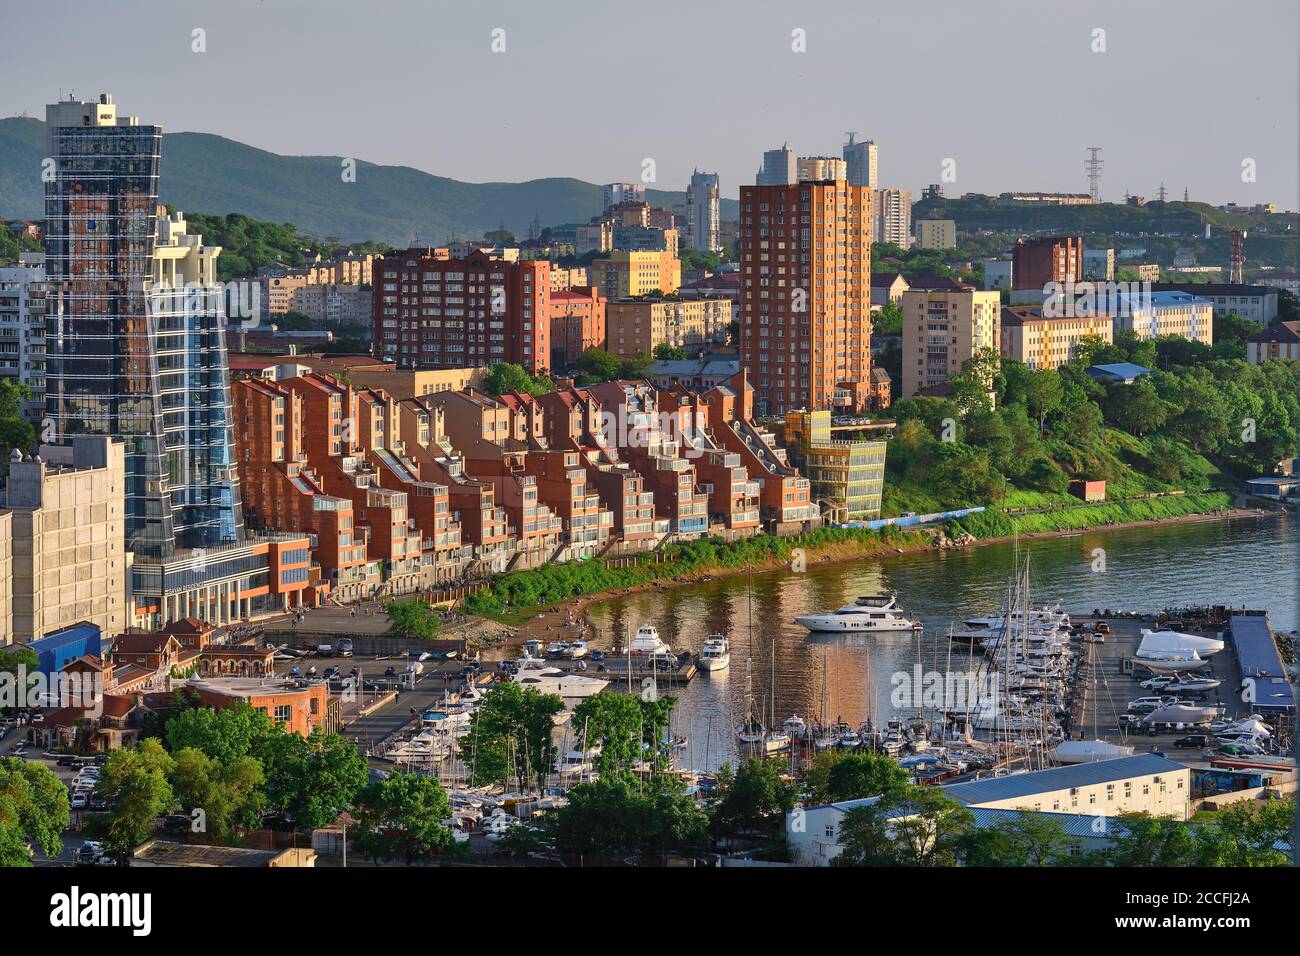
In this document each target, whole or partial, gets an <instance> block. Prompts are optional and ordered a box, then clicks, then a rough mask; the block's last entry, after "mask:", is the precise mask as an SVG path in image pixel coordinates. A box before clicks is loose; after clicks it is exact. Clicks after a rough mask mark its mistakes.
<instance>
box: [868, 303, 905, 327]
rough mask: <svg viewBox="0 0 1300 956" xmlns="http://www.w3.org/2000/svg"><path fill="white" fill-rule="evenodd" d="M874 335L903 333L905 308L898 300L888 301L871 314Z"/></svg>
mask: <svg viewBox="0 0 1300 956" xmlns="http://www.w3.org/2000/svg"><path fill="white" fill-rule="evenodd" d="M871 332H872V334H873V335H902V334H903V309H902V307H901V306H900V305H899V304H898V303H897V302H886V303H885V304H884V305H882V306H881V307H880V308H879V309H877V310H876V311H875V312H874V313H872V316H871Z"/></svg>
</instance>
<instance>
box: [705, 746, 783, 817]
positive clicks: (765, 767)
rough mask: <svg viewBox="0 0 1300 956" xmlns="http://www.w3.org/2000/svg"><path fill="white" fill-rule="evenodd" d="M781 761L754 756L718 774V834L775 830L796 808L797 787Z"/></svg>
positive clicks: (716, 815) (715, 815) (716, 812)
mask: <svg viewBox="0 0 1300 956" xmlns="http://www.w3.org/2000/svg"><path fill="white" fill-rule="evenodd" d="M781 766H782V763H781V761H776V760H765V759H763V758H760V757H751V758H749V759H748V760H746V761H745V762H744V763H743V764H741V765H740V768H739V769H738V770H736V771H735V772H734V773H732V772H731V768H730V767H725V768H723V771H722V772H719V774H718V794H717V802H716V804H715V805H714V810H713V827H714V831H715V832H716V833H718V834H719V835H735V834H740V833H773V832H776V831H777V830H779V829H780V828H781V827H782V826H783V825H784V823H785V815H786V814H787V813H789V812H790V811H791V810H793V809H794V803H795V798H796V796H797V795H798V788H797V787H796V786H795V784H794V782H793V781H790V780H786V779H784V778H783V777H782V776H781V769H780V768H781Z"/></svg>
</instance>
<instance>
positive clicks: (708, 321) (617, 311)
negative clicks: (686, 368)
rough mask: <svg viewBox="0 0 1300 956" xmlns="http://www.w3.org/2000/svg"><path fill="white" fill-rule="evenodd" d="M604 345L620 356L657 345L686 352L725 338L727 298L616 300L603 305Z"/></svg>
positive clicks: (728, 316) (692, 352)
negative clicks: (604, 310)
mask: <svg viewBox="0 0 1300 956" xmlns="http://www.w3.org/2000/svg"><path fill="white" fill-rule="evenodd" d="M605 315H606V318H605V327H606V340H607V343H608V344H607V345H606V346H605V347H606V348H608V349H609V351H611V352H613V353H614V354H615V355H618V356H620V357H621V358H631V357H632V356H633V355H635V354H636V353H637V352H653V351H654V349H655V346H657V345H669V346H673V347H678V348H682V349H685V351H686V353H687V354H688V355H695V354H698V353H700V352H702V351H706V350H707V349H709V348H710V347H712V346H714V345H720V344H723V343H725V342H726V341H727V332H728V328H729V326H730V325H731V300H730V299H707V298H700V299H684V298H680V297H678V296H673V297H670V298H647V299H615V300H613V301H611V302H609V303H608V305H607V306H606V313H605Z"/></svg>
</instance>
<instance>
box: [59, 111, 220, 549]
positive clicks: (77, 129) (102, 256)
mask: <svg viewBox="0 0 1300 956" xmlns="http://www.w3.org/2000/svg"><path fill="white" fill-rule="evenodd" d="M46 127H47V136H48V149H49V156H50V157H51V158H52V159H53V161H54V166H53V168H54V175H53V176H52V177H51V178H50V179H49V181H47V183H46V186H45V218H46V228H45V267H46V274H47V282H48V292H47V318H46V326H47V328H46V351H47V362H46V366H47V367H46V372H47V374H46V403H47V414H48V416H49V417H50V418H51V419H52V420H53V426H54V430H55V434H56V436H57V438H56V440H58V441H64V440H66V439H67V438H68V437H69V436H71V435H75V434H101V435H111V436H114V437H118V438H121V439H122V440H123V441H124V443H125V445H126V471H127V503H126V509H127V522H126V538H127V546H128V547H129V548H130V550H131V551H132V552H134V553H136V554H137V555H150V556H155V557H160V558H166V557H170V556H171V555H173V554H174V553H175V552H176V550H177V549H178V548H193V547H204V546H209V545H216V544H220V543H225V542H231V541H234V540H237V538H238V534H239V528H240V526H241V522H240V517H239V503H238V501H237V491H236V485H237V478H236V477H235V471H234V463H233V460H232V449H231V435H230V417H229V415H230V399H229V388H228V382H227V376H226V369H225V364H226V363H225V330H224V317H225V303H224V296H223V294H222V292H221V290H220V289H219V288H217V287H216V282H217V280H216V258H217V254H218V253H219V251H220V250H219V249H216V248H213V247H204V246H202V245H201V241H200V239H199V237H197V236H187V235H186V234H185V230H184V220H183V219H180V220H179V221H173V220H170V219H167V218H165V217H164V218H162V219H159V217H158V215H157V210H156V203H157V194H158V162H159V153H160V150H161V140H162V131H161V129H160V128H159V127H157V126H141V125H140V124H139V121H138V120H137V119H136V118H135V117H133V116H131V117H127V116H118V115H117V107H116V106H115V105H114V104H113V101H112V98H111V97H109V96H108V95H102V96H100V98H99V101H98V102H95V103H82V102H75V101H72V100H68V101H64V102H60V103H56V104H54V105H51V106H50V107H48V108H47V111H46Z"/></svg>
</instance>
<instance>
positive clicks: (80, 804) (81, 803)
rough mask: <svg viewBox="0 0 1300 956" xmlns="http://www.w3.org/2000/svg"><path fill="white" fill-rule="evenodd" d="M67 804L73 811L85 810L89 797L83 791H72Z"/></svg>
mask: <svg viewBox="0 0 1300 956" xmlns="http://www.w3.org/2000/svg"><path fill="white" fill-rule="evenodd" d="M68 803H69V806H71V807H72V809H74V810H85V809H86V807H87V805H88V804H89V803H90V796H89V794H87V793H86V791H85V790H74V791H72V798H71V799H70V800H69V801H68Z"/></svg>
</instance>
